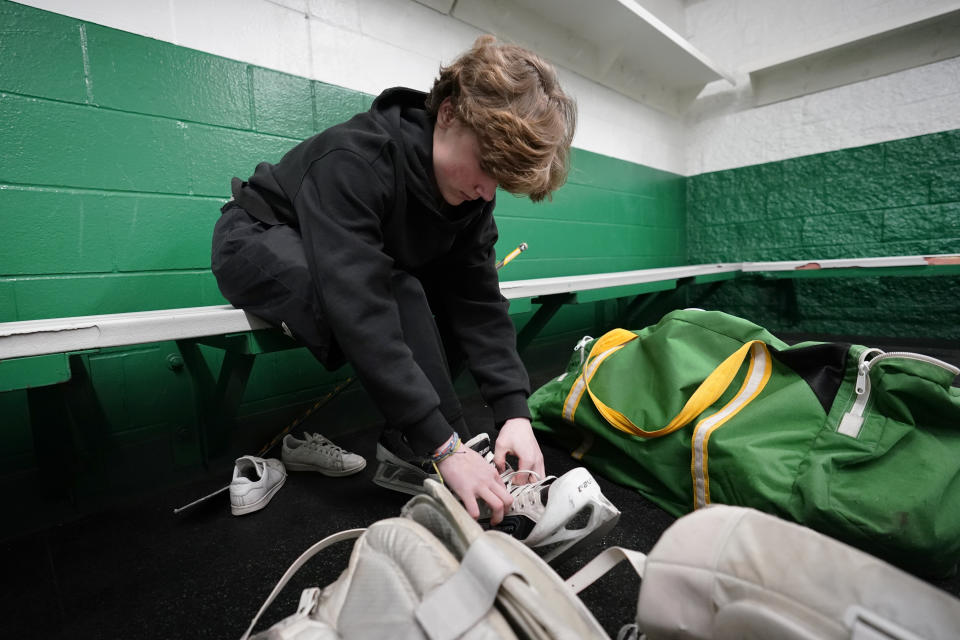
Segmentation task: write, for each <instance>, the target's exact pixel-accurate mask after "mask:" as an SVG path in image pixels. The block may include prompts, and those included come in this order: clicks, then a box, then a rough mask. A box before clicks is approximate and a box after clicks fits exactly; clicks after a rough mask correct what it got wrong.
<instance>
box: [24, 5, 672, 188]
mask: <svg viewBox="0 0 960 640" xmlns="http://www.w3.org/2000/svg"><path fill="white" fill-rule="evenodd" d="M19 1H21V3H22V4H27V5H30V6H33V7H37V8H40V9H44V10H47V11H53V12H56V13H61V14H64V15H68V16H71V17H74V18H78V19H82V20H86V21H90V22H95V23H97V24H102V25H105V26H108V27H113V28H116V29H122V30H124V31H129V32H132V33H137V34H140V35H144V36H148V37H150V38H155V39H158V40H162V41H165V42H170V43H173V44H177V45H181V46H184V47H189V48H191V49H196V50H199V51H204V52H207V53H212V54H215V55H220V56H224V57H227V58H231V59H234V60H240V61H243V62H248V63H251V64H255V65H258V66H263V67H268V68H270V69H276V70H278V71H283V72H286V73H291V74H294V75H298V76H304V77H309V78H313V79H315V80H320V81H323V82H328V83H331V84H336V85H339V86H343V87H347V88H349V89H355V90H358V91H363V92H366V93H369V94H373V95H376V94H378V93H379V92H380V91H382V90H383V89H385V88H388V87H392V86H397V85H405V86H410V87H414V88H420V89H424V90H425V89H428V88H429V87H430V85H431V84H432V83H433V80H434V78H435V77H436V75H437V70H438V68H439V67H440V65H441V64H447V63H449V62H451V61H452V60H453V59H454V58H455V57H456V56H457V55H458V54H459V53H460V52H462V51H464V50H465V49H467V48H469V47H470V46H471V45H472V44H473V41H474V39H475V38H476V37H477V36H478V35H480V31H478V30H477V29H475V28H473V27H471V26H469V25H467V24H465V23H464V22H461V21H459V20H457V19H455V18H451V17H450V16H448V15H445V14H443V13H440V12H438V11H435V10H434V9H431V8H430V7H428V6H425V5H424V4H421V3H418V2H414V1H413V0H166V1H165V2H151V1H150V0H84V1H83V2H77V1H76V0H19ZM674 1H675V0H674ZM559 71H560V75H561V82H562V84H563V86H564V88H565V89H566V90H567V91H568V92H569V93H570V94H571V95H573V96H574V97H575V98H576V100H577V103H578V107H579V117H580V120H579V127H578V130H577V135H576V138H575V139H574V146H576V147H578V148H581V149H585V150H588V151H593V152H596V153H601V154H604V155H607V156H611V157H614V158H620V159H622V160H628V161H630V162H635V163H639V164H643V165H646V166H650V167H654V168H658V169H663V170H666V171H671V172H673V173H683V171H684V147H683V120H682V118H681V117H679V116H678V115H672V116H671V115H666V114H663V113H661V112H659V111H656V110H655V109H652V108H650V107H648V106H645V105H643V104H640V103H639V102H636V101H635V100H631V99H629V98H626V97H624V96H623V95H621V94H619V93H617V92H615V91H612V90H610V89H608V88H606V87H603V86H601V85H599V84H597V83H595V82H592V81H590V80H589V79H587V78H585V77H583V76H580V75H577V74H575V73H572V72H570V71H568V70H565V69H563V68H560V69H559Z"/></svg>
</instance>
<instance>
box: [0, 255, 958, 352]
mask: <svg viewBox="0 0 960 640" xmlns="http://www.w3.org/2000/svg"><path fill="white" fill-rule="evenodd" d="M943 264H960V255H956V254H944V255H934V256H893V257H888V258H855V259H841V260H836V259H831V260H807V261H784V262H745V263H718V264H701V265H691V266H683V267H664V268H656V269H639V270H636V271H620V272H615V273H598V274H591V275H582V276H565V277H564V276H561V277H554V278H535V279H530V280H512V281H504V282H501V283H500V290H501V291H502V292H503V295H504V297H505V298H508V299H519V298H533V297H536V296H545V295H551V294H558V293H570V292H576V291H592V290H597V289H605V288H608V287H619V286H624V285H631V284H642V283H649V282H661V281H667V280H676V279H680V278H687V277H694V276H702V275H710V274H721V273H736V272H762V271H790V270H797V271H802V270H807V269H843V268H851V267H853V268H856V267H865V268H873V267H901V266H922V265H943ZM266 328H269V325H268V324H267V323H266V322H264V321H263V320H261V319H259V318H257V317H256V316H253V315H251V314H248V313H246V312H244V311H241V310H239V309H235V308H234V307H232V306H230V305H219V306H209V307H190V308H183V309H163V310H159V311H137V312H133V313H111V314H105V315H98V316H79V317H75V318H52V319H48V320H26V321H19V322H6V323H0V360H4V359H7V358H20V357H25V356H39V355H46V354H52V353H66V352H70V351H83V350H85V349H98V348H102V347H118V346H124V345H132V344H146V343H149V342H160V341H163V340H182V339H187V338H201V337H204V336H212V335H222V334H226V333H239V332H243V331H250V330H252V329H266Z"/></svg>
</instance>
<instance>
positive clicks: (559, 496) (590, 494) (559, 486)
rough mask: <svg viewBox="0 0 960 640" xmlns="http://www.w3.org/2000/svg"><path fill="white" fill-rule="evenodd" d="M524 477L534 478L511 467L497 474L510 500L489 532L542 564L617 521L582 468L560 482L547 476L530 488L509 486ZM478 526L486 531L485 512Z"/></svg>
mask: <svg viewBox="0 0 960 640" xmlns="http://www.w3.org/2000/svg"><path fill="white" fill-rule="evenodd" d="M525 473H529V474H532V475H534V476H537V474H536V473H534V472H532V471H513V470H511V469H510V468H509V467H507V470H506V471H505V472H504V473H503V474H502V475H501V476H500V477H501V478H502V479H503V481H504V482H505V483H506V485H507V490H508V491H509V492H510V494H511V495H512V496H513V505H512V506H511V507H510V509H509V511H507V513H506V514H504V516H503V520H502V521H501V522H500V524H498V525H496V526H495V527H493V528H495V529H497V530H499V531H503V532H505V533H509V534H510V535H512V536H513V537H514V538H516V539H518V540H520V541H522V542H523V543H524V544H526V545H527V546H528V547H530V548H531V549H533V550H534V551H535V552H536V553H537V554H538V555H539V556H541V557H542V558H543V559H544V560H545V561H546V562H552V561H553V560H558V559H561V558H562V557H566V556H567V555H569V554H570V553H572V552H573V551H575V550H576V548H579V547H582V546H586V545H589V544H591V543H593V542H594V541H596V540H598V539H600V538H602V537H603V536H605V535H606V534H607V533H608V532H609V531H610V530H611V529H613V527H614V526H616V524H617V520H619V519H620V511H619V510H618V509H617V508H616V507H615V506H613V503H612V502H610V501H609V500H607V498H606V497H605V496H604V495H603V493H601V491H600V486H599V485H598V484H597V481H596V480H594V478H593V476H592V475H590V472H589V471H587V470H586V469H584V468H583V467H577V468H575V469H571V470H570V471H567V472H566V473H565V474H563V475H562V476H560V477H559V478H557V477H556V476H547V477H546V478H542V479H538V480H537V481H536V482H531V483H528V484H516V485H515V484H513V478H514V477H516V476H518V475H521V474H525ZM480 524H481V525H483V526H484V527H490V515H489V510H487V511H486V512H485V513H483V514H481V518H480Z"/></svg>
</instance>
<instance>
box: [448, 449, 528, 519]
mask: <svg viewBox="0 0 960 640" xmlns="http://www.w3.org/2000/svg"><path fill="white" fill-rule="evenodd" d="M437 468H438V469H439V470H440V475H441V476H442V477H443V481H444V483H445V484H446V485H447V486H448V487H449V488H450V489H451V490H452V491H453V492H454V493H456V494H457V496H458V497H459V498H460V500H461V501H462V502H463V506H464V507H466V509H467V513H469V514H470V517H471V518H473V519H474V520H476V519H477V518H479V517H480V506H479V505H478V504H477V499H480V500H483V501H484V502H486V503H487V506H489V507H490V524H499V523H500V521H501V520H503V514H504V513H506V511H507V510H508V509H509V508H510V505H512V504H513V496H511V495H510V493H509V492H508V491H507V487H506V485H504V483H503V481H502V480H500V475H499V474H498V473H497V470H496V468H494V466H493V465H492V464H490V463H489V462H487V461H486V460H484V459H483V457H482V456H481V455H480V454H479V453H477V452H476V451H474V450H473V449H471V448H470V447H467V446H464V445H461V446H460V448H459V449H457V450H456V451H455V452H453V453H452V454H451V455H449V456H447V457H446V458H444V459H443V460H441V461H440V462H438V463H437Z"/></svg>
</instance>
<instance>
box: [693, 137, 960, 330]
mask: <svg viewBox="0 0 960 640" xmlns="http://www.w3.org/2000/svg"><path fill="white" fill-rule="evenodd" d="M687 215H688V225H687V233H688V243H687V252H688V253H687V259H688V261H689V262H691V263H701V262H725V261H741V260H744V261H766V260H809V259H818V258H819V259H826V258H857V257H872V256H893V255H925V254H937V253H960V130H954V131H945V132H939V133H932V134H928V135H923V136H917V137H912V138H906V139H901V140H895V141H892V142H885V143H880V144H874V145H869V146H864V147H857V148H851V149H842V150H839V151H834V152H830V153H824V154H818V155H812V156H805V157H801V158H795V159H791V160H785V161H782V162H773V163H768V164H761V165H755V166H750V167H744V168H740V169H733V170H729V171H719V172H715V173H708V174H702V175H698V176H693V177H690V178H688V179H687ZM958 290H960V278H958V277H956V276H944V277H937V278H924V279H922V280H920V279H915V278H876V277H870V278H848V279H808V280H797V281H793V282H784V281H780V282H771V281H757V282H752V283H751V282H744V281H742V280H738V281H737V282H736V285H735V286H730V285H725V286H723V287H721V288H720V289H719V290H718V291H717V292H716V293H715V294H713V295H711V296H709V297H708V298H706V299H703V300H700V301H699V304H700V306H709V307H712V308H718V309H723V310H725V311H728V312H730V313H734V314H737V315H742V316H744V317H748V318H751V319H752V320H754V321H756V322H758V323H759V324H763V325H764V326H767V327H769V328H770V329H772V330H775V331H784V332H802V333H820V334H832V335H848V336H866V337H871V336H877V337H899V338H903V337H909V338H933V339H940V340H957V339H960V325H958V323H957V322H956V318H957V317H958V316H960V296H958V295H957V293H956V292H957V291H958Z"/></svg>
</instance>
